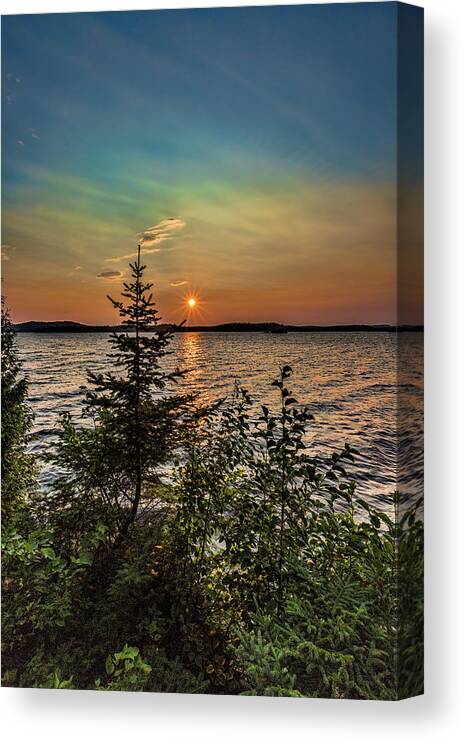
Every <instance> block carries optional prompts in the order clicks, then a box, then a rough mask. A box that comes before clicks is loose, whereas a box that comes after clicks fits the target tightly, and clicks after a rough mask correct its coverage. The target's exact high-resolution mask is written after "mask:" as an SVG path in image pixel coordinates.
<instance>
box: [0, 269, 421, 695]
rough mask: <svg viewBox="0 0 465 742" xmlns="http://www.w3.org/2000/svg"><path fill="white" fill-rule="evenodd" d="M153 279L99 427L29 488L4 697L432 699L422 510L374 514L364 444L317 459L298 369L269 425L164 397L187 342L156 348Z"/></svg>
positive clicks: (15, 400) (241, 392) (12, 574)
mask: <svg viewBox="0 0 465 742" xmlns="http://www.w3.org/2000/svg"><path fill="white" fill-rule="evenodd" d="M143 270H144V267H143V266H141V265H140V256H139V257H138V260H137V262H136V263H135V264H134V265H133V266H132V271H133V281H132V282H131V283H129V284H126V285H125V290H124V292H123V299H125V300H127V303H123V302H119V301H114V300H112V303H113V304H114V306H115V308H117V309H118V311H119V313H120V316H121V317H122V319H123V321H124V322H126V323H127V325H128V331H127V332H119V333H115V334H114V335H113V336H112V338H111V353H110V360H111V364H112V369H113V370H112V371H109V372H108V373H105V374H92V373H91V374H89V388H88V389H87V391H86V400H85V408H84V415H85V420H86V421H87V423H89V422H90V423H91V425H87V427H85V426H84V427H78V426H77V425H76V424H75V423H73V422H72V421H71V420H70V419H69V418H66V417H65V418H64V419H63V430H62V434H61V438H60V441H59V443H58V446H57V450H56V452H55V454H54V461H55V464H56V465H59V467H60V476H59V477H58V479H57V482H56V484H55V486H54V489H53V491H52V492H48V493H40V494H37V495H36V496H34V497H26V492H25V490H24V483H25V482H26V479H24V478H21V477H20V481H22V482H23V485H22V489H21V493H19V492H16V491H15V492H16V494H15V495H14V497H11V498H9V499H8V500H7V506H8V508H7V511H8V512H7V517H6V519H5V520H6V522H5V527H4V539H3V550H4V565H3V619H2V621H3V637H4V641H3V682H4V684H6V685H15V686H20V687H25V686H35V687H52V688H69V687H73V688H95V689H99V690H146V691H162V692H190V693H206V692H208V693H216V694H220V693H235V694H238V693H243V694H259V695H278V696H283V695H286V696H311V697H333V698H376V699H390V700H393V699H396V698H399V697H404V696H406V695H412V694H416V693H420V692H421V691H422V620H423V613H422V610H423V608H422V606H423V602H422V598H423V585H422V563H423V562H422V554H423V526H422V521H421V519H420V518H418V516H417V513H416V508H415V507H413V508H412V507H410V509H408V510H406V509H405V508H404V509H403V511H402V514H401V513H400V510H399V501H400V498H399V495H398V494H395V495H394V497H393V508H392V517H391V515H388V514H387V513H385V512H379V511H377V510H376V509H375V508H374V507H372V506H371V505H370V504H369V503H367V502H364V501H362V500H361V499H360V498H358V497H357V493H356V488H355V485H354V482H353V481H352V480H351V478H350V476H349V474H348V471H347V467H348V464H350V465H351V466H353V465H354V460H355V458H356V452H355V451H353V450H352V449H351V448H350V447H349V446H348V445H346V446H345V447H344V448H342V450H341V451H339V452H335V453H334V454H333V455H332V457H331V458H330V459H329V460H323V459H319V458H317V457H315V456H314V455H312V453H311V450H310V449H309V448H308V445H307V431H308V427H309V425H311V421H312V416H311V415H310V413H309V411H308V410H307V409H306V407H305V406H303V405H301V404H299V402H298V400H296V399H295V398H294V397H293V395H292V392H291V390H290V384H291V380H292V369H291V368H290V367H289V366H284V367H283V368H282V369H281V370H280V374H279V377H278V378H277V379H276V380H275V381H273V382H272V385H273V387H274V388H275V390H276V397H277V401H276V405H273V407H268V406H262V407H261V411H260V412H259V413H257V411H256V407H254V405H253V404H252V400H251V397H250V395H249V393H248V392H247V391H246V390H245V389H243V388H241V387H240V386H238V387H237V389H236V393H235V396H234V397H233V399H231V400H229V401H222V402H221V403H218V404H216V405H213V406H211V407H208V408H200V409H198V408H197V409H196V408H195V406H194V400H193V399H192V398H191V397H190V396H188V395H182V394H177V395H176V394H173V393H168V390H167V389H166V387H167V385H169V384H170V383H171V382H175V381H176V380H177V379H179V378H180V377H181V376H182V372H180V371H179V370H174V371H169V370H167V369H168V365H167V364H166V355H167V354H168V353H169V350H168V346H169V341H170V339H171V330H169V329H161V330H160V331H157V330H155V331H153V332H151V333H147V332H146V331H147V329H148V328H149V327H152V328H153V327H154V325H155V326H156V323H157V314H156V311H155V309H154V307H153V303H152V298H151V295H150V288H151V286H150V284H145V283H144V281H143ZM11 337H12V336H11ZM8 338H9V340H8V342H10V346H7V348H8V347H13V340H12V339H10V336H8ZM11 357H12V358H13V361H12V362H10V366H11V368H12V369H13V372H14V373H13V376H11V378H12V379H13V383H12V385H11V384H10V388H11V389H15V388H16V387H15V380H16V379H17V377H18V373H19V367H18V364H17V361H16V359H15V356H14V354H13V356H11ZM11 364H12V365H11ZM10 366H7V368H10ZM19 390H21V393H19V391H17V394H10V395H9V396H8V395H7V396H6V397H5V399H4V405H6V407H7V419H8V420H9V419H14V415H13V410H15V409H19V410H20V411H21V414H24V424H22V425H21V427H20V428H17V427H15V426H13V427H12V428H10V429H11V439H9V440H8V441H7V451H14V452H15V456H16V458H15V457H12V458H11V460H12V461H13V462H14V466H16V467H17V471H19V472H20V474H21V472H22V471H23V469H22V467H27V463H26V459H25V458H24V456H25V454H24V443H25V437H24V436H25V434H26V430H27V425H26V422H27V420H28V417H27V411H26V408H25V407H24V396H25V387H24V386H21V387H19ZM15 405H16V407H15ZM18 405H19V407H18ZM4 410H5V408H4ZM4 414H5V413H4ZM20 419H22V418H21V416H20ZM13 443H14V446H13ZM9 471H10V470H8V468H7V474H8V472H9ZM24 471H26V468H25V469H24ZM9 481H10V480H9V479H8V478H7V487H8V486H9V485H8V482H9ZM7 492H8V489H7ZM31 492H32V490H31ZM418 505H419V503H417V506H418ZM17 512H21V513H23V516H22V517H21V518H18V517H16V515H15V513H17ZM24 513H26V514H27V517H24Z"/></svg>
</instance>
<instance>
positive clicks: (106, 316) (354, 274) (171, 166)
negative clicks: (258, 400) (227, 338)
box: [2, 3, 422, 324]
mask: <svg viewBox="0 0 465 742" xmlns="http://www.w3.org/2000/svg"><path fill="white" fill-rule="evenodd" d="M396 13H397V10H396V4H395V3H374V4H361V5H356V4H355V5H340V6H334V5H327V6H324V5H322V6H294V7H271V8H237V9H220V10H195V11H163V12H138V13H135V12H134V13H129V12H121V13H99V14H97V13H91V14H65V15H38V16H22V17H21V16H12V17H7V18H3V24H2V26H3V47H2V49H3V51H2V78H3V79H2V114H3V115H2V118H3V133H2V136H3V176H2V177H3V181H2V185H3V188H2V201H3V210H2V246H3V260H2V269H3V293H4V295H5V296H6V301H7V304H8V305H9V307H10V309H11V313H12V316H13V319H14V320H15V321H17V322H21V321H26V320H31V319H34V320H65V319H67V320H76V321H80V322H88V323H115V322H117V321H118V317H117V315H116V314H115V310H114V309H113V308H112V307H111V305H110V303H109V302H108V300H107V299H106V298H105V297H106V294H107V293H111V294H112V295H117V293H118V291H119V288H120V286H121V282H122V280H123V279H124V277H126V276H127V275H128V266H127V264H128V262H129V260H130V259H132V257H131V256H133V255H134V252H135V250H136V249H137V241H138V240H139V241H140V242H141V245H142V248H143V250H142V251H143V253H144V262H145V263H146V264H147V276H148V278H150V279H151V280H153V281H154V283H155V292H156V298H157V302H158V305H159V308H160V312H161V315H162V317H163V319H164V320H167V321H179V320H181V319H182V318H183V316H185V313H186V310H185V306H184V301H185V298H186V297H188V296H189V295H191V294H195V295H196V296H198V297H199V300H200V301H199V309H198V311H194V312H193V315H195V321H196V322H198V323H199V324H215V323H219V322H228V321H266V320H269V321H278V322H288V323H295V324H300V323H311V324H332V323H384V322H389V323H395V322H396V302H397V298H396V285H395V284H396V266H397V261H396V211H395V206H396V115H397V110H396V44H397V37H396ZM417 57H418V49H417V48H413V49H412V65H415V64H417V65H418V64H419V62H418V61H417ZM408 152H409V154H408V157H409V158H410V159H409V162H408V163H407V164H408V170H409V173H410V178H409V189H410V193H411V198H412V203H414V204H415V203H417V201H418V208H417V209H416V210H415V215H416V216H419V215H420V205H419V204H420V195H419V194H420V180H421V157H422V155H421V144H420V143H419V144H418V145H416V144H415V142H413V141H412V146H411V147H409V148H408ZM420 218H421V216H420ZM409 235H410V236H409V244H408V245H406V250H407V251H409V254H410V255H411V257H412V259H411V260H408V261H406V265H407V266H408V268H407V270H411V271H412V275H411V276H410V278H409V280H407V281H406V282H405V285H406V286H407V287H408V289H407V290H408V297H407V301H406V303H405V306H406V307H407V310H406V316H405V317H404V318H403V321H408V322H419V321H421V275H420V273H419V278H418V279H417V278H415V277H414V273H415V264H416V263H415V258H416V257H418V259H419V251H420V247H421V244H420V243H421V238H420V235H419V233H418V230H416V229H415V225H413V228H412V229H411V230H410V231H409Z"/></svg>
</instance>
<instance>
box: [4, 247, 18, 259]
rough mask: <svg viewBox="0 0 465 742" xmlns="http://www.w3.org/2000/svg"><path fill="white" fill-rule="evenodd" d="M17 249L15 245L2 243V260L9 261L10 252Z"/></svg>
mask: <svg viewBox="0 0 465 742" xmlns="http://www.w3.org/2000/svg"><path fill="white" fill-rule="evenodd" d="M15 250H16V248H15V247H13V245H2V260H4V261H8V260H9V259H10V254H11V253H12V252H14V251H15Z"/></svg>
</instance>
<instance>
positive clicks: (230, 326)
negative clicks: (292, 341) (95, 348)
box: [14, 321, 423, 335]
mask: <svg viewBox="0 0 465 742" xmlns="http://www.w3.org/2000/svg"><path fill="white" fill-rule="evenodd" d="M163 327H167V325H158V326H157V328H153V329H154V330H155V329H162V328H163ZM172 327H173V329H174V331H175V332H179V333H184V332H262V333H265V334H277V335H281V334H287V333H289V332H423V325H398V326H396V325H285V324H280V323H278V322H229V323H225V324H220V325H190V326H188V327H186V326H185V325H183V326H178V325H173V326H172ZM14 329H15V331H16V332H33V333H84V332H85V333H92V332H108V333H110V332H114V331H115V330H116V331H120V332H121V331H129V332H130V331H131V328H125V327H123V326H122V325H85V324H82V323H80V322H67V321H62V322H38V321H31V322H20V323H18V324H16V325H14Z"/></svg>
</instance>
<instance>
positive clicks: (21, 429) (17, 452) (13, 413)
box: [2, 301, 33, 525]
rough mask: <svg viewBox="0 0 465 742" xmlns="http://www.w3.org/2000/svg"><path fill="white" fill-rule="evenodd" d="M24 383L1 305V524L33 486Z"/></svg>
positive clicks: (13, 334)
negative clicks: (28, 447)
mask: <svg viewBox="0 0 465 742" xmlns="http://www.w3.org/2000/svg"><path fill="white" fill-rule="evenodd" d="M26 399H27V379H26V378H25V377H24V375H22V373H21V364H20V362H19V359H18V354H17V349H16V341H15V332H14V330H13V325H12V324H11V320H10V317H9V314H8V311H7V310H6V309H5V308H4V306H3V301H2V524H3V525H7V523H8V522H9V520H10V516H11V515H12V514H13V511H14V509H15V507H16V506H18V505H19V504H20V502H21V499H22V497H23V496H24V495H25V493H26V491H27V489H28V488H29V487H30V486H31V485H32V483H33V466H32V461H31V459H30V457H29V456H28V454H27V452H26V444H27V436H28V432H29V429H30V426H31V421H32V416H31V413H30V411H29V409H28V407H27V403H26Z"/></svg>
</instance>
